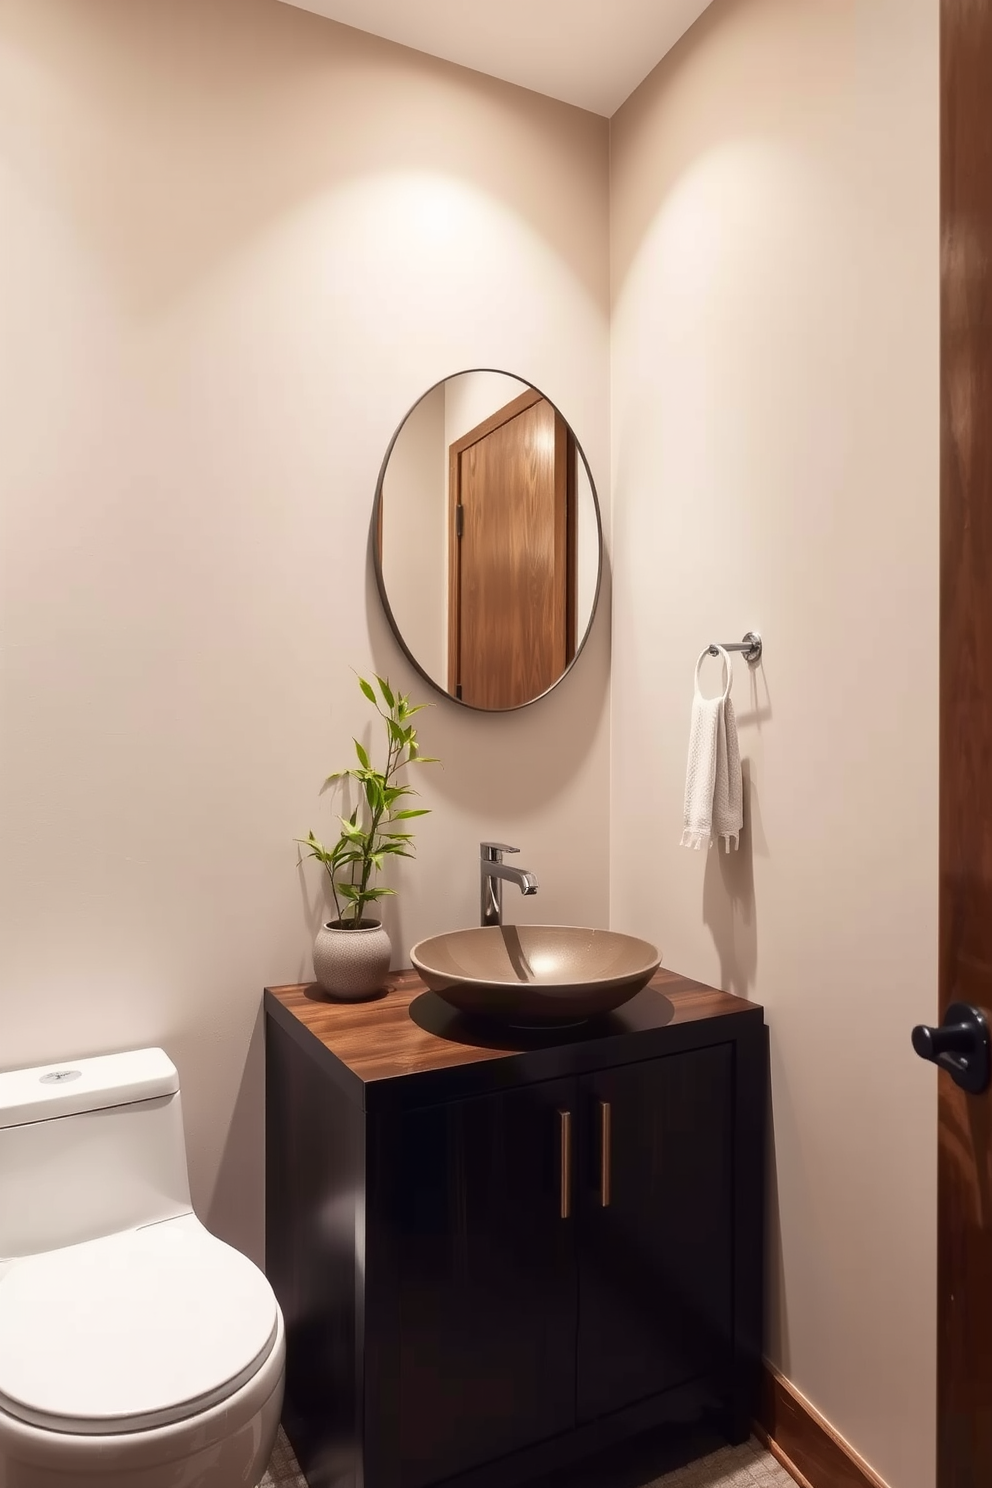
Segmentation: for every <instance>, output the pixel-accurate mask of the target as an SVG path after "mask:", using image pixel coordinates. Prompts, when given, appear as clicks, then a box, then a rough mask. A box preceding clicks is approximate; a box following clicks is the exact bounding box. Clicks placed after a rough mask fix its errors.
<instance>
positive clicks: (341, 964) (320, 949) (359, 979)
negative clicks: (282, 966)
mask: <svg viewBox="0 0 992 1488" xmlns="http://www.w3.org/2000/svg"><path fill="white" fill-rule="evenodd" d="M391 953H392V947H391V946H390V944H389V936H388V935H387V934H386V932H385V930H384V929H383V928H382V925H381V924H380V923H379V921H378V920H362V921H361V924H360V925H359V928H358V929H357V930H347V929H345V928H344V927H343V926H342V924H341V921H340V920H327V921H326V922H325V923H324V924H323V925H321V927H320V929H319V930H318V932H317V939H316V940H315V941H314V943H313V974H314V977H315V979H316V980H317V981H318V982H319V983H320V985H321V987H323V989H324V991H325V992H327V993H328V994H329V995H330V996H331V997H340V998H341V1000H342V1001H343V1002H358V1001H360V1000H361V999H362V998H363V997H372V996H374V995H375V993H376V992H381V991H382V984H383V981H384V980H385V977H386V973H387V972H388V970H389V959H390V955H391Z"/></svg>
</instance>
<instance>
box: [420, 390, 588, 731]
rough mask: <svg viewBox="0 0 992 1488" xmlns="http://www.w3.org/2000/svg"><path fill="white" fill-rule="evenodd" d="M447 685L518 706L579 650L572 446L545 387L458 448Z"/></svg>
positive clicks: (452, 489)
mask: <svg viewBox="0 0 992 1488" xmlns="http://www.w3.org/2000/svg"><path fill="white" fill-rule="evenodd" d="M449 507H450V525H449V554H450V556H449V584H448V599H449V603H448V691H449V692H451V693H452V694H453V696H455V697H457V698H461V700H462V702H464V703H468V704H470V705H471V706H472V707H474V708H518V707H520V706H521V704H523V703H528V702H531V701H532V700H533V699H534V698H536V697H540V695H541V693H543V692H546V691H547V690H548V688H549V687H553V686H554V684H555V683H556V682H557V681H558V678H559V677H560V676H561V674H562V673H563V672H564V671H565V669H566V667H567V666H568V664H569V663H570V662H571V660H572V658H573V657H574V655H575V600H574V596H575V565H576V534H575V447H574V441H573V439H572V436H571V433H570V431H569V428H568V425H567V424H566V423H565V420H564V419H563V418H562V416H561V414H560V413H558V411H557V410H556V409H555V408H553V407H552V405H551V404H550V403H549V402H548V401H547V399H546V398H542V396H541V395H540V393H538V392H535V391H530V392H527V393H523V394H522V395H521V396H520V397H519V398H515V399H514V400H513V402H512V403H508V404H507V405H506V407H505V408H502V409H500V410H499V411H498V412H497V413H495V414H493V415H492V417H491V418H489V419H487V420H486V421H485V423H482V424H480V425H478V427H477V428H475V429H472V430H471V431H470V432H469V433H468V434H466V435H465V436H464V437H463V438H461V439H459V440H457V441H456V443H454V444H452V445H451V447H450V451H449Z"/></svg>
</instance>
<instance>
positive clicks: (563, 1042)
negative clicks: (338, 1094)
mask: <svg viewBox="0 0 992 1488" xmlns="http://www.w3.org/2000/svg"><path fill="white" fill-rule="evenodd" d="M265 1011H266V1014H267V1015H268V1017H270V1018H272V1019H273V1020H274V1021H275V1022H276V1023H277V1024H278V1025H279V1027H280V1028H281V1029H282V1030H283V1031H284V1032H285V1033H287V1034H288V1035H289V1036H290V1037H291V1038H292V1039H293V1040H294V1042H296V1043H298V1044H299V1045H300V1047H301V1048H303V1049H304V1050H305V1051H306V1052H308V1053H309V1054H310V1055H311V1056H312V1057H313V1058H314V1059H315V1060H317V1062H318V1063H319V1064H321V1065H322V1067H323V1068H324V1069H325V1072H326V1073H327V1075H328V1076H329V1077H330V1078H331V1079H333V1080H334V1081H335V1083H336V1084H337V1085H339V1086H340V1087H341V1088H342V1089H343V1090H344V1091H345V1092H346V1093H347V1094H348V1095H349V1096H350V1097H351V1098H352V1099H353V1100H355V1101H356V1102H357V1103H358V1104H360V1105H361V1106H363V1107H364V1108H365V1109H366V1110H372V1109H382V1108H387V1107H388V1108H395V1107H402V1106H406V1105H417V1106H421V1105H427V1104H431V1103H432V1102H434V1101H438V1100H448V1099H456V1098H463V1097H465V1096H468V1095H473V1094H485V1093H487V1092H489V1091H494V1090H499V1089H506V1088H507V1087H509V1086H511V1085H518V1084H524V1083H528V1082H530V1081H534V1080H542V1079H557V1078H560V1077H561V1076H563V1075H572V1074H581V1073H583V1072H585V1071H588V1070H592V1069H601V1068H603V1067H604V1066H608V1065H614V1064H627V1063H630V1062H632V1061H634V1060H638V1059H648V1058H652V1057H654V1056H656V1055H659V1054H665V1053H675V1052H676V1051H677V1050H679V1049H684V1048H691V1047H694V1046H699V1045H700V1044H707V1043H719V1042H723V1041H724V1040H725V1039H733V1038H736V1037H737V1036H738V1034H739V1031H741V1030H743V1029H745V1028H752V1027H755V1026H757V1027H758V1028H760V1027H761V1026H762V1025H763V1014H762V1009H761V1008H760V1007H759V1006H758V1005H757V1004H756V1003H753V1002H747V1001H745V999H744V998H742V997H735V996H733V994H732V993H729V992H719V991H717V990H716V989H715V988H713V987H707V986H704V985H703V984H702V983H701V982H695V981H690V980H689V978H688V977H682V976H679V975H678V974H677V973H675V972H672V971H658V972H656V973H655V975H654V977H653V978H652V979H651V981H650V982H649V984H648V985H647V987H645V988H644V990H643V991H642V992H639V993H638V994H637V996H636V997H633V998H632V999H631V1000H630V1002H628V1003H626V1004H625V1005H624V1006H623V1007H621V1008H618V1009H617V1010H616V1012H613V1013H609V1014H608V1015H607V1016H605V1017H601V1018H596V1019H590V1020H589V1021H588V1022H587V1023H581V1024H576V1025H573V1026H572V1027H564V1028H559V1029H553V1030H545V1029H542V1030H539V1031H524V1030H522V1029H511V1028H501V1027H498V1026H495V1025H484V1024H481V1023H476V1022H474V1021H472V1020H470V1019H468V1018H466V1017H465V1016H464V1015H462V1014H461V1013H458V1012H457V1011H456V1010H455V1009H454V1008H452V1007H449V1005H448V1004H447V1003H446V1002H444V1001H443V1000H442V999H441V998H440V997H438V996H437V995H436V994H435V993H433V992H430V991H428V990H427V988H426V987H425V986H424V983H423V982H422V981H421V980H420V977H419V976H418V975H417V973H416V972H415V971H396V972H391V973H390V975H389V977H388V978H387V983H386V990H385V992H384V993H383V994H382V995H380V996H379V997H377V998H374V999H371V1000H369V1001H366V1002H337V1001H335V1000H334V999H333V998H331V997H329V996H328V995H327V994H326V993H325V992H323V991H322V990H321V988H320V987H319V986H317V984H316V983H303V984H298V985H294V986H284V987H267V988H266V989H265Z"/></svg>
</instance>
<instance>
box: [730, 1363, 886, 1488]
mask: <svg viewBox="0 0 992 1488" xmlns="http://www.w3.org/2000/svg"><path fill="white" fill-rule="evenodd" d="M754 1429H755V1434H756V1436H757V1437H758V1438H759V1440H760V1441H762V1442H763V1443H764V1445H765V1446H766V1447H767V1448H768V1450H769V1452H771V1454H772V1456H773V1457H774V1458H775V1460H776V1462H778V1463H780V1465H781V1466H782V1467H784V1468H785V1470H786V1472H787V1473H789V1474H790V1476H791V1477H793V1478H795V1480H796V1482H797V1483H798V1485H799V1488H888V1484H887V1483H885V1482H884V1481H883V1479H882V1478H880V1477H879V1476H878V1474H877V1473H876V1472H874V1471H873V1470H872V1468H870V1467H869V1466H868V1464H867V1462H865V1460H864V1458H863V1457H859V1456H858V1454H857V1452H856V1451H855V1450H854V1448H853V1447H852V1446H851V1445H850V1444H849V1443H848V1442H846V1441H845V1440H844V1438H843V1437H842V1436H841V1435H840V1433H839V1432H837V1431H835V1430H834V1428H833V1427H832V1426H831V1425H830V1422H829V1421H825V1420H824V1418H823V1417H822V1416H821V1415H820V1413H819V1411H818V1410H817V1409H816V1407H815V1406H813V1405H811V1404H810V1403H809V1401H808V1400H807V1399H806V1398H805V1396H803V1395H800V1393H799V1391H798V1390H797V1389H796V1387H795V1386H794V1385H792V1384H790V1383H789V1381H788V1380H787V1379H786V1378H785V1377H784V1376H783V1375H781V1374H779V1372H778V1370H777V1369H773V1368H772V1366H771V1365H770V1364H765V1366H764V1368H763V1371H762V1381H761V1405H760V1408H759V1415H758V1419H757V1420H756V1421H755V1423H754Z"/></svg>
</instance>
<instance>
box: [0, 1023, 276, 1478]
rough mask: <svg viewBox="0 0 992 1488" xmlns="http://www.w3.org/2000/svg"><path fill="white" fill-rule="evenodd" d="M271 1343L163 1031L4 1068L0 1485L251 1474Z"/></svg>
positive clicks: (270, 1386) (260, 1295) (266, 1413)
mask: <svg viewBox="0 0 992 1488" xmlns="http://www.w3.org/2000/svg"><path fill="white" fill-rule="evenodd" d="M285 1352H286V1346H285V1335H284V1332H283V1321H282V1315H281V1313H280V1311H279V1307H278V1304H277V1302H276V1299H275V1296H274V1295H273V1292H272V1288H271V1287H270V1286H269V1283H268V1282H267V1281H266V1279H265V1277H264V1276H263V1275H262V1273H261V1271H259V1270H258V1268H257V1267H256V1266H254V1265H252V1263H251V1261H249V1260H247V1259H246V1258H245V1257H244V1256H243V1255H242V1254H241V1253H240V1252H239V1251H236V1250H233V1249H232V1248H231V1247H230V1246H229V1245H225V1244H224V1243H223V1242H222V1241H220V1240H218V1239H216V1237H215V1236H213V1235H211V1234H210V1233H209V1231H207V1230H205V1229H204V1228H203V1226H202V1225H201V1224H200V1221H199V1220H198V1219H197V1218H196V1215H195V1214H194V1213H193V1211H192V1207H191V1205H190V1197H189V1182H188V1179H187V1175H186V1150H185V1145H184V1141H183V1119H182V1107H181V1104H180V1096H179V1077H178V1075H177V1073H176V1070H175V1067H174V1065H173V1064H172V1062H171V1061H170V1059H169V1058H168V1057H167V1055H166V1054H164V1053H163V1052H162V1050H161V1049H141V1050H139V1051H137V1052H135V1053H128V1054H109V1055H106V1056H104V1057H102V1058H98V1059H80V1060H77V1061H75V1062H74V1063H68V1064H64V1065H48V1066H44V1067H42V1068H39V1069H22V1070H12V1071H10V1072H9V1073H7V1074H0V1488H254V1485H255V1484H256V1483H257V1482H258V1481H259V1479H260V1478H261V1477H262V1475H263V1473H264V1472H265V1468H266V1465H267V1463H268V1459H269V1455H270V1453H271V1451H272V1444H273V1441H274V1439H275V1435H276V1430H277V1428H278V1424H279V1413H280V1409H281V1406H282V1391H283V1374H284V1366H285Z"/></svg>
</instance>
